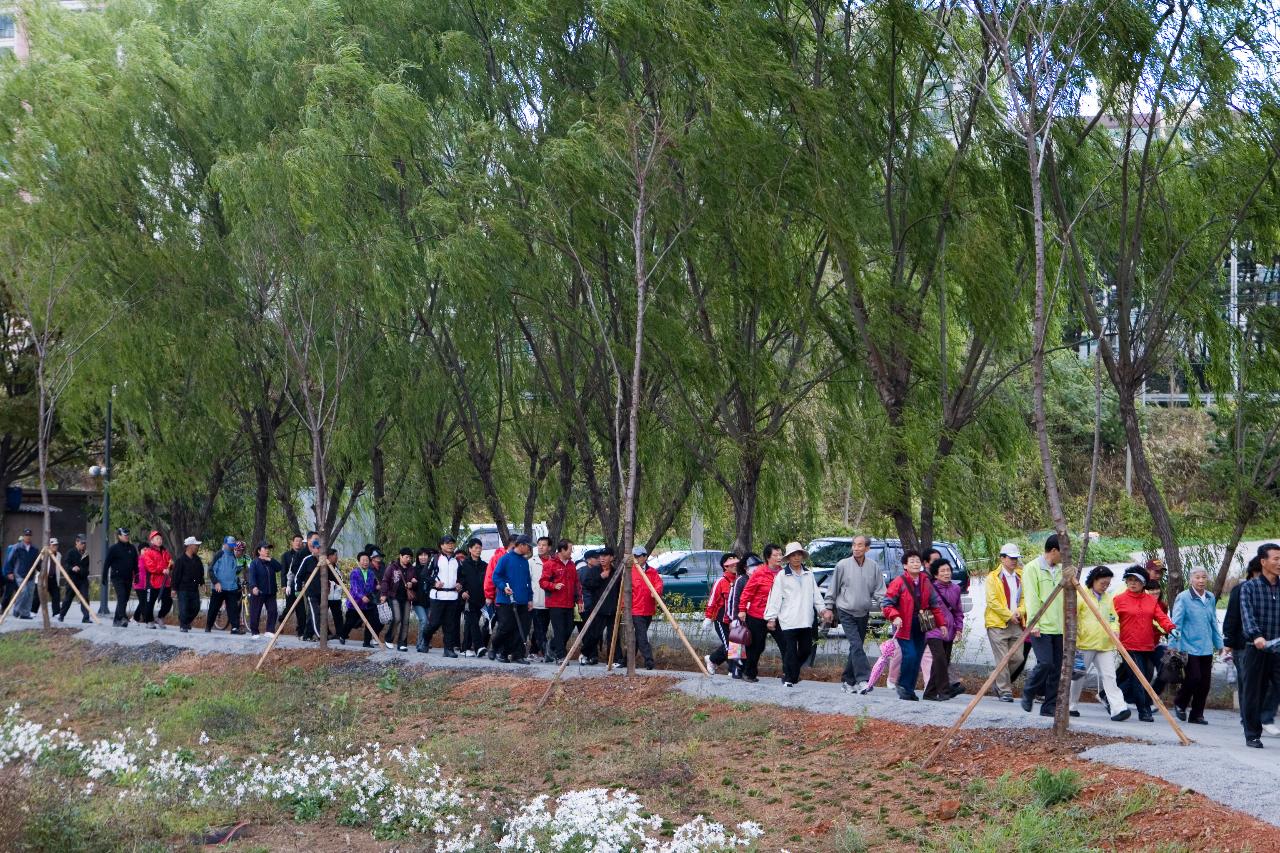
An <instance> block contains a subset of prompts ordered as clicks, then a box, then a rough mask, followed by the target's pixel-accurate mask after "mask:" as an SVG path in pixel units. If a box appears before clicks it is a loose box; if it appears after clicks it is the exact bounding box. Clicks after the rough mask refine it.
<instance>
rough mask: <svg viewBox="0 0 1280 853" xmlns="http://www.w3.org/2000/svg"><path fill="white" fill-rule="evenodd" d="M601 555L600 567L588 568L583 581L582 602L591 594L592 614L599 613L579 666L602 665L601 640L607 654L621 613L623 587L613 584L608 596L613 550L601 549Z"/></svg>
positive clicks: (582, 650)
mask: <svg viewBox="0 0 1280 853" xmlns="http://www.w3.org/2000/svg"><path fill="white" fill-rule="evenodd" d="M598 556H599V557H600V565H598V566H596V567H595V568H592V569H588V570H587V576H586V579H585V580H583V582H582V595H583V599H584V600H585V599H586V597H587V595H588V594H589V595H590V596H591V599H592V602H593V607H592V612H593V613H594V612H596V611H599V613H598V615H597V616H596V617H595V621H593V622H592V623H591V627H590V628H588V629H587V632H586V634H585V635H584V636H583V638H582V649H581V651H580V654H579V657H578V660H579V662H580V663H584V664H586V665H588V666H594V665H595V664H597V663H599V662H600V652H601V648H600V644H601V641H602V640H603V642H604V652H605V654H608V649H609V645H610V644H611V643H612V642H613V620H614V616H615V615H616V614H617V612H618V591H619V590H620V589H621V588H622V586H621V584H614V585H613V588H612V589H610V590H609V594H608V595H605V587H607V586H608V585H609V580H610V579H611V578H612V577H613V573H614V567H613V557H614V554H613V548H612V547H611V546H607V545H606V546H605V547H604V548H601V549H600V550H599V552H598ZM588 618H590V616H589V615H588Z"/></svg>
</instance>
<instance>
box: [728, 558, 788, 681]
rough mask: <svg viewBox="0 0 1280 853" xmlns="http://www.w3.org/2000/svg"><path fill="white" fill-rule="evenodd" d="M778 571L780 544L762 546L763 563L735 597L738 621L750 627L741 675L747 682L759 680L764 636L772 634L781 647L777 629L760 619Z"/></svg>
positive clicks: (780, 559) (780, 564)
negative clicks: (745, 657) (740, 595)
mask: <svg viewBox="0 0 1280 853" xmlns="http://www.w3.org/2000/svg"><path fill="white" fill-rule="evenodd" d="M781 570H782V546H781V545H778V544H776V543H772V542H771V543H769V544H768V545H765V546H764V565H763V566H759V567H757V568H756V570H755V571H754V572H752V573H751V576H750V577H748V578H747V585H746V586H745V587H743V589H742V597H741V598H739V599H738V621H739V622H742V623H744V624H745V625H746V626H747V628H749V629H750V630H751V645H749V646H747V661H746V665H745V666H744V667H743V674H742V677H743V678H744V679H745V680H747V681H751V682H755V681H757V680H759V675H760V672H759V668H760V655H762V654H764V644H765V639H766V637H768V636H769V635H770V634H772V635H773V642H774V645H776V646H777V647H778V650H779V651H781V650H782V645H781V643H780V642H779V640H778V637H779V636H780V635H779V634H778V631H777V629H774V630H773V631H770V630H769V626H768V624H767V623H766V622H765V621H764V607H765V605H766V604H768V603H769V591H770V590H772V589H773V581H774V579H776V578H777V577H778V572H779V571H781Z"/></svg>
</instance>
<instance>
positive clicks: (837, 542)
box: [809, 536, 969, 594]
mask: <svg viewBox="0 0 1280 853" xmlns="http://www.w3.org/2000/svg"><path fill="white" fill-rule="evenodd" d="M852 547H853V537H852V536H824V537H822V538H821V539H815V540H813V541H812V542H810V543H809V564H810V565H812V566H813V569H814V572H815V573H817V575H818V581H819V584H820V585H825V584H823V581H824V580H825V577H824V570H825V575H828V576H829V575H830V573H831V570H832V569H834V568H835V565H836V563H838V562H840V561H841V560H843V559H844V558H845V557H848V556H849V554H850V553H851V548H852ZM933 547H934V548H937V549H938V550H939V551H940V552H941V553H942V556H943V557H945V558H946V559H947V560H949V561H950V563H951V580H952V582H953V583H955V584H957V585H958V586H959V587H960V591H961V592H962V593H965V594H968V592H969V570H968V567H967V566H966V565H965V562H964V557H963V556H962V555H961V554H960V547H959V546H958V545H956V544H955V543H953V542H934V543H933ZM867 556H869V557H871V558H872V559H874V560H875V561H876V562H877V563H879V564H880V567H881V568H882V569H883V570H884V582H885V585H886V586H887V585H888V584H889V582H890V581H892V580H893V579H894V578H896V577H897V576H898V575H900V574H902V571H903V569H902V541H901V540H899V539H872V540H871V547H870V548H868V549H867Z"/></svg>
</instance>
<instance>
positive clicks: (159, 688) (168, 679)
mask: <svg viewBox="0 0 1280 853" xmlns="http://www.w3.org/2000/svg"><path fill="white" fill-rule="evenodd" d="M195 683H196V680H195V679H194V678H192V677H191V676H189V675H181V674H179V673H176V672H171V673H169V674H168V675H167V676H165V679H164V682H163V683H161V684H156V683H155V682H154V681H148V682H147V683H146V684H144V685H143V686H142V695H143V696H148V697H160V698H163V697H165V696H172V695H173V694H174V693H175V692H177V691H179V690H185V689H187V688H188V687H191V686H192V685H194V684H195Z"/></svg>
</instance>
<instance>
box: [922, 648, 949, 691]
mask: <svg viewBox="0 0 1280 853" xmlns="http://www.w3.org/2000/svg"><path fill="white" fill-rule="evenodd" d="M925 645H927V646H928V647H929V654H930V656H931V657H932V658H933V661H932V663H930V665H929V677H928V678H926V679H925V685H924V698H926V699H933V698H934V697H936V696H944V695H946V696H949V695H950V693H951V646H952V644H951V643H950V642H948V641H946V640H942V639H936V638H930V639H927V640H925Z"/></svg>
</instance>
